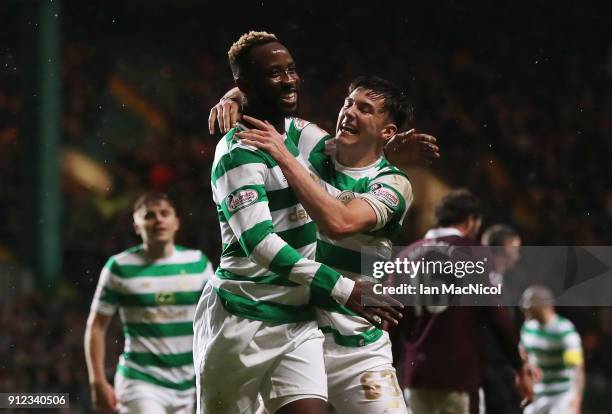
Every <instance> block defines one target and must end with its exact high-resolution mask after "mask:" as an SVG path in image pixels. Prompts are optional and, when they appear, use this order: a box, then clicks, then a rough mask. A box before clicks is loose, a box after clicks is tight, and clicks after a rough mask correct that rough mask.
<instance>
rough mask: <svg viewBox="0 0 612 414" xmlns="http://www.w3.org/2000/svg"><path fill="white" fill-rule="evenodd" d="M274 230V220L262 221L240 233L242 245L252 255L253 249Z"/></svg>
mask: <svg viewBox="0 0 612 414" xmlns="http://www.w3.org/2000/svg"><path fill="white" fill-rule="evenodd" d="M273 231H274V227H273V226H272V220H264V221H261V222H259V223H257V224H255V225H254V226H253V227H251V228H250V229H248V230H246V231H244V232H243V233H242V235H240V245H241V246H242V248H243V249H244V251H245V252H246V253H247V254H248V255H249V256H250V255H251V253H253V249H254V248H255V247H257V245H258V244H259V243H260V242H261V241H262V240H263V239H265V238H266V236H267V235H268V234H270V233H272V232H273Z"/></svg>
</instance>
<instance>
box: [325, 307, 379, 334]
mask: <svg viewBox="0 0 612 414" xmlns="http://www.w3.org/2000/svg"><path fill="white" fill-rule="evenodd" d="M317 321H318V323H319V326H333V327H334V328H335V329H337V330H338V332H340V334H342V335H347V336H348V335H356V334H359V333H363V332H366V331H369V330H370V329H372V328H373V327H374V325H372V324H371V323H370V322H368V321H367V320H366V319H364V318H362V317H361V316H352V315H343V314H340V313H336V312H328V311H325V310H322V309H317Z"/></svg>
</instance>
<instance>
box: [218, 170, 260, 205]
mask: <svg viewBox="0 0 612 414" xmlns="http://www.w3.org/2000/svg"><path fill="white" fill-rule="evenodd" d="M262 168H266V167H265V166H263V165H262V164H254V163H252V164H242V165H239V166H237V167H235V168H232V169H231V170H229V171H227V172H226V173H225V174H224V175H223V176H222V177H219V178H218V179H217V197H218V198H217V200H224V199H225V197H227V196H228V195H229V194H230V192H232V191H234V190H235V189H237V188H238V187H242V186H244V185H262V183H263V182H262V179H261V177H262V176H261V170H262ZM221 182H223V183H232V185H231V187H230V186H228V185H221V184H220V183H221ZM266 189H267V186H266Z"/></svg>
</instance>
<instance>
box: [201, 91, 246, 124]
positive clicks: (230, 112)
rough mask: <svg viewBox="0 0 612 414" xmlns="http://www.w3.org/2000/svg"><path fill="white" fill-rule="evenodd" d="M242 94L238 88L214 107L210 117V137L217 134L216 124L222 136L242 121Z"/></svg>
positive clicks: (229, 92) (228, 93)
mask: <svg viewBox="0 0 612 414" xmlns="http://www.w3.org/2000/svg"><path fill="white" fill-rule="evenodd" d="M242 99H243V97H242V92H240V90H239V89H238V88H234V89H231V90H230V91H228V92H227V93H226V94H225V95H224V96H223V97H222V98H221V99H220V100H219V102H218V103H217V104H216V105H215V106H213V107H212V108H211V110H210V114H209V115H208V132H210V135H213V134H214V133H215V122H216V123H217V124H218V125H219V131H220V132H221V133H222V134H227V132H228V131H229V130H230V129H232V128H233V127H234V125H236V122H238V121H240V118H241V114H240V109H241V106H242V105H241V102H242Z"/></svg>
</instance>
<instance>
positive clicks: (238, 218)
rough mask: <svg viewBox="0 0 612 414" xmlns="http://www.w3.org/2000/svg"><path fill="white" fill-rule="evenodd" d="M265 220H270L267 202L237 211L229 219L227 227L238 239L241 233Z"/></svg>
mask: <svg viewBox="0 0 612 414" xmlns="http://www.w3.org/2000/svg"><path fill="white" fill-rule="evenodd" d="M265 220H271V217H270V210H268V202H267V201H260V202H258V203H255V204H253V205H251V206H248V207H245V208H243V209H242V210H238V211H237V212H236V213H234V215H233V216H232V217H231V218H230V219H229V225H230V227H231V228H232V230H233V231H234V234H235V235H236V237H237V238H238V239H240V236H242V233H243V232H245V231H247V230H249V229H251V228H252V227H253V226H254V225H256V224H258V223H261V222H262V221H265Z"/></svg>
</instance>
